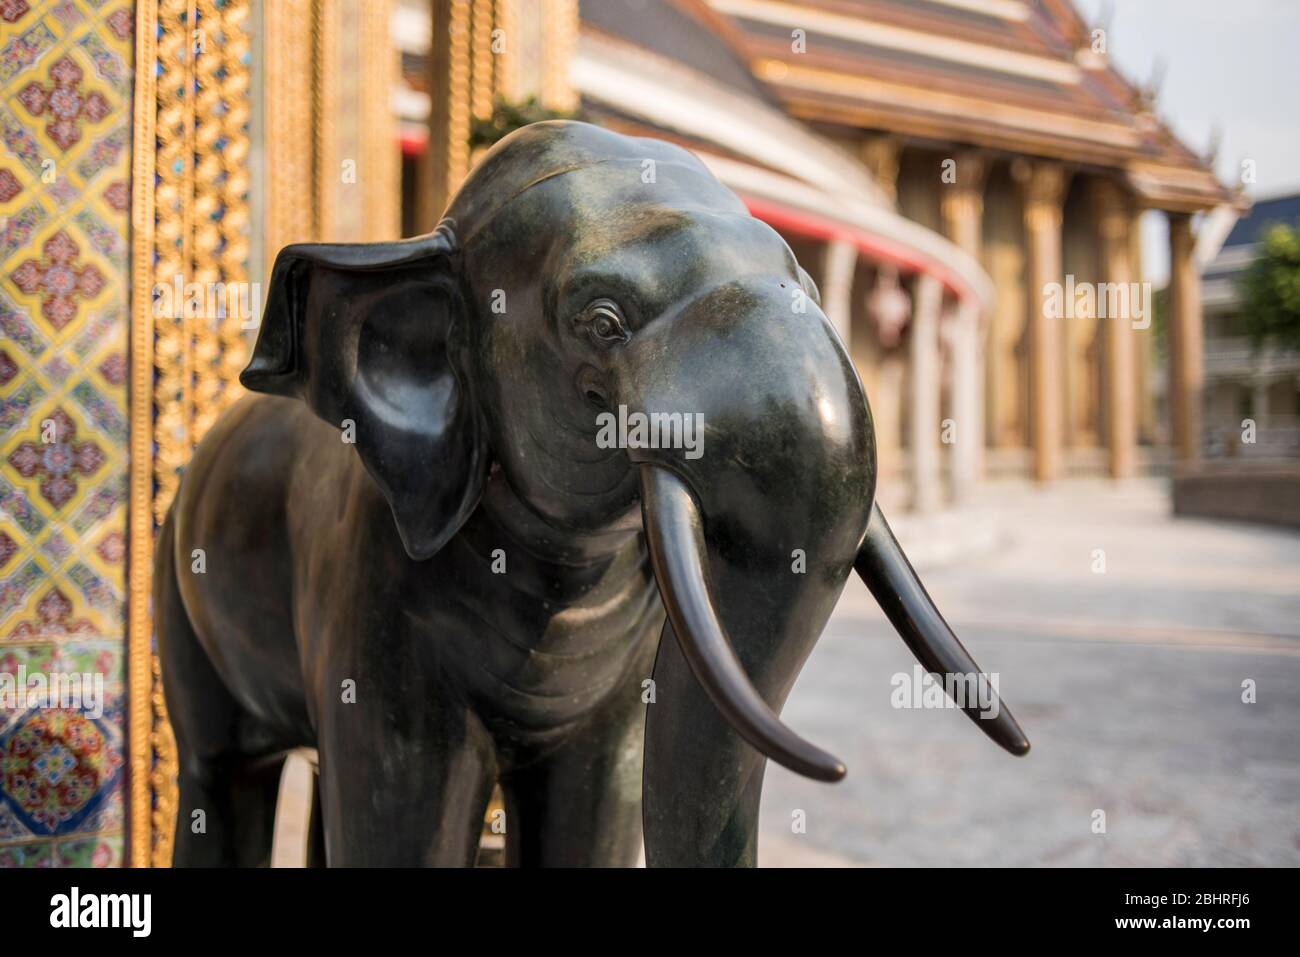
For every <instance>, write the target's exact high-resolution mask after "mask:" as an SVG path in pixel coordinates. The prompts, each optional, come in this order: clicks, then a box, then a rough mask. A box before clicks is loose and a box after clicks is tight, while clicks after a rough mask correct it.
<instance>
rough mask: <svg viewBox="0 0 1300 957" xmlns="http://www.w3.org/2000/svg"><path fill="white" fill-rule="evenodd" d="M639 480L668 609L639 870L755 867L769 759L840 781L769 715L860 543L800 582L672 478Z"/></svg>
mask: <svg viewBox="0 0 1300 957" xmlns="http://www.w3.org/2000/svg"><path fill="white" fill-rule="evenodd" d="M641 481H642V496H643V498H642V508H643V512H644V520H645V529H646V537H647V542H648V545H649V550H650V556H651V562H652V567H653V569H654V573H655V576H656V579H657V581H658V583H659V590H660V594H661V596H662V598H663V602H664V606H665V608H666V610H667V621H666V622H665V624H664V629H663V634H662V637H661V639H660V642H659V653H658V657H657V659H656V661H655V667H654V698H653V699H652V702H653V703H651V704H650V706H649V710H648V714H647V718H646V741H645V765H644V775H643V783H642V797H643V823H644V830H645V843H646V863H647V864H648V865H650V866H715V867H734V866H753V865H754V864H755V863H756V859H757V831H758V827H757V825H758V811H759V800H760V796H761V789H762V782H763V774H764V771H765V769H766V758H771V759H772V760H774V761H776V762H778V763H780V764H782V765H784V766H785V767H787V768H789V769H790V770H792V771H795V772H797V773H800V774H804V775H807V776H808V777H812V778H815V779H817V780H822V781H837V780H839V779H840V778H842V777H843V776H844V773H845V769H844V765H843V764H842V763H841V762H840V761H839V760H838V759H837V758H835V757H833V756H832V755H830V754H827V753H826V752H825V751H822V750H821V749H819V748H817V747H815V746H814V745H812V744H809V743H808V742H807V741H805V740H804V739H803V738H801V737H800V736H798V735H797V734H795V733H794V732H793V731H791V730H790V729H789V728H787V727H786V726H785V725H784V724H782V723H781V721H780V719H779V718H778V717H777V715H778V714H779V713H780V710H781V707H782V705H783V704H784V703H785V699H786V697H787V695H788V694H789V692H790V689H791V688H792V687H793V685H794V682H795V679H796V677H797V676H798V674H799V672H800V670H801V669H802V667H803V663H804V661H805V660H806V659H807V657H808V655H809V653H810V652H811V651H812V648H813V646H814V644H815V643H816V641H817V639H818V638H819V637H820V635H821V632H822V628H823V627H824V625H825V623H826V621H827V620H828V619H829V617H830V614H831V611H832V609H833V608H834V605H835V601H836V599H837V598H838V596H839V593H840V591H841V590H842V588H843V585H844V581H845V579H846V577H847V575H848V574H849V571H850V568H851V565H852V558H853V554H854V551H855V550H856V545H857V540H856V539H855V540H854V541H853V542H852V543H848V542H839V543H837V545H838V547H835V548H833V549H832V548H828V549H827V552H828V554H827V555H824V556H823V555H820V554H814V555H813V557H812V560H811V562H810V563H809V566H808V568H807V569H806V571H804V570H802V569H792V567H791V561H790V558H789V556H790V553H791V549H790V548H789V546H788V545H784V546H774V545H773V544H772V538H766V537H765V538H764V539H759V540H755V539H753V538H749V537H746V538H745V539H744V540H743V542H742V544H740V545H739V546H737V545H736V544H735V540H734V538H733V536H732V533H731V532H730V531H729V530H727V529H726V527H725V525H723V523H722V522H719V521H717V520H714V519H713V516H714V515H715V514H716V513H715V512H714V511H711V510H710V509H709V503H708V501H707V496H706V498H705V499H701V500H699V501H700V504H699V505H698V506H697V504H696V503H697V499H696V497H695V493H694V491H693V490H692V489H691V488H690V487H689V486H688V485H687V484H686V483H685V482H684V481H683V480H682V479H681V478H679V477H678V476H677V475H676V474H675V473H674V472H673V471H671V470H668V469H666V468H663V467H660V466H654V465H642V466H641ZM864 517H865V516H864ZM705 519H708V522H707V523H706V522H705ZM765 524H767V525H769V527H770V529H771V536H772V537H774V538H781V539H785V538H786V536H787V535H788V534H789V532H788V527H787V523H785V522H781V521H779V520H773V521H768V522H766V523H765ZM719 525H723V528H722V529H719V528H718V526H719ZM859 534H860V533H859ZM787 541H788V539H787ZM845 546H847V550H846V548H845ZM782 555H783V556H785V558H784V560H782V559H779V558H777V556H782ZM769 556H771V557H770V558H769ZM733 637H734V644H733V642H732V640H731V639H732V638H733Z"/></svg>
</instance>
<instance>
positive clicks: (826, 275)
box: [818, 239, 858, 355]
mask: <svg viewBox="0 0 1300 957" xmlns="http://www.w3.org/2000/svg"><path fill="white" fill-rule="evenodd" d="M857 265H858V247H857V246H855V245H853V243H851V242H850V241H849V240H847V239H833V240H831V241H830V242H829V243H827V244H826V252H825V253H824V254H823V264H822V281H821V283H820V284H819V286H820V288H819V289H818V292H820V293H821V299H822V312H824V313H826V318H827V319H829V320H830V321H831V325H832V326H834V327H835V331H836V332H838V333H839V334H840V339H841V340H843V342H844V348H845V350H846V351H849V350H850V346H849V342H850V336H851V333H850V320H851V318H852V309H853V273H854V270H855V269H856V267H857ZM851 354H852V352H851V351H850V355H851Z"/></svg>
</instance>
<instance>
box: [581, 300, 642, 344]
mask: <svg viewBox="0 0 1300 957" xmlns="http://www.w3.org/2000/svg"><path fill="white" fill-rule="evenodd" d="M583 318H584V320H585V325H586V327H587V329H588V330H589V332H590V334H591V336H592V337H593V338H594V339H596V340H598V341H600V342H627V340H628V339H630V338H631V336H629V335H628V332H627V327H626V326H624V325H623V316H622V314H621V313H620V312H619V309H618V306H617V305H615V304H614V302H613V301H612V300H609V299H597V300H596V301H595V302H593V303H592V304H591V305H589V306H588V307H587V308H586V309H585V310H584V311H583Z"/></svg>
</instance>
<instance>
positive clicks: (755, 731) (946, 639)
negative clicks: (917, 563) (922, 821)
mask: <svg viewBox="0 0 1300 957" xmlns="http://www.w3.org/2000/svg"><path fill="white" fill-rule="evenodd" d="M639 468H640V482H641V507H642V518H643V522H644V528H645V533H646V541H647V544H648V546H649V552H650V560H651V566H652V568H653V571H654V575H655V578H656V580H657V582H658V584H659V592H660V596H661V597H662V599H663V603H664V607H665V610H666V612H667V616H668V620H669V623H670V624H671V626H672V631H673V632H674V633H675V634H676V636H677V642H678V645H679V646H680V649H681V652H682V656H683V658H685V660H686V663H687V665H688V666H689V668H690V671H691V673H692V674H693V675H694V677H695V680H696V681H697V682H698V683H699V685H700V687H701V688H702V689H703V690H704V692H705V694H706V695H707V696H708V698H709V700H710V701H711V702H712V704H713V706H714V707H715V708H716V709H717V711H718V713H719V714H720V715H721V716H722V718H723V719H724V720H725V721H726V722H727V724H728V725H730V726H731V728H732V729H733V730H734V731H735V732H736V733H737V734H738V735H740V737H742V738H743V739H744V740H745V741H747V742H748V743H749V744H750V745H752V746H753V747H754V748H755V749H756V750H757V751H758V752H760V753H761V754H763V755H764V756H766V757H768V758H770V759H771V760H773V761H776V762H777V763H778V764H780V765H782V766H784V767H786V768H788V769H789V770H791V771H794V772H795V773H797V774H801V775H804V776H806V777H809V778H812V779H814V780H818V781H828V782H834V781H838V780H840V779H841V778H843V777H844V775H845V773H846V768H845V765H844V763H843V762H842V761H840V760H839V759H838V758H836V757H835V756H833V755H831V754H829V753H827V752H826V751H823V750H822V749H821V748H819V747H817V746H816V745H813V744H811V743H810V742H808V741H806V740H805V739H804V738H802V737H800V736H799V735H798V734H796V733H795V732H794V731H792V730H791V729H790V728H789V727H787V726H786V725H785V724H784V723H783V722H782V721H781V719H780V718H779V717H778V716H777V714H776V713H775V712H774V711H773V710H772V708H771V707H770V706H769V705H768V703H767V701H765V700H764V697H763V695H762V694H760V693H759V691H758V690H757V688H755V686H754V684H753V683H752V682H751V681H750V678H749V676H748V675H747V674H746V672H745V668H744V665H743V664H742V662H741V660H740V657H739V656H738V655H737V653H736V649H735V647H734V646H733V645H732V642H731V639H730V637H729V636H728V634H727V632H726V630H725V628H724V627H723V624H722V622H721V620H720V618H719V615H718V611H717V607H716V605H715V602H714V599H713V596H712V595H711V594H710V587H709V580H710V576H709V571H708V567H709V552H708V549H707V548H706V544H705V536H704V525H703V519H702V515H701V511H700V508H699V506H698V505H697V504H696V500H695V497H694V495H693V494H692V492H691V490H690V488H689V487H688V485H687V484H686V482H685V481H684V480H683V479H682V478H680V477H679V476H678V475H677V474H676V473H675V472H673V471H671V470H669V469H667V468H665V467H663V466H661V465H656V464H651V463H642V464H640V466H639ZM854 568H855V569H856V570H857V572H858V574H859V575H860V576H861V577H862V579H863V580H864V581H865V582H866V584H867V586H868V588H869V589H870V591H871V593H872V595H873V596H874V597H875V599H876V601H877V602H878V603H879V604H880V605H881V608H882V609H883V610H884V612H885V614H886V616H887V617H888V618H889V620H890V622H891V623H892V624H893V625H894V627H895V628H896V629H897V630H898V632H899V634H900V635H901V637H902V638H903V640H904V642H905V643H906V644H907V645H908V647H909V648H910V649H911V650H912V652H913V654H915V655H916V657H917V659H918V660H919V661H920V662H921V664H922V665H923V666H924V667H925V668H926V669H927V670H928V671H930V672H931V673H933V674H937V675H940V676H943V675H976V674H978V675H982V674H983V673H982V672H981V671H980V669H979V666H978V665H976V664H975V661H974V659H972V658H971V656H970V654H969V653H968V652H967V651H966V649H965V648H964V647H962V645H961V642H960V641H958V640H957V637H956V636H955V635H954V634H953V632H952V630H951V629H950V628H949V627H948V625H947V623H946V622H945V621H944V619H943V617H942V616H941V615H940V614H939V611H938V610H937V608H935V606H934V603H933V601H932V600H931V599H930V596H929V595H928V594H927V593H926V591H925V588H924V587H923V586H922V585H921V582H920V580H919V578H918V577H917V575H916V573H915V571H914V570H913V569H912V566H911V564H910V563H909V562H908V561H907V558H906V556H905V555H904V554H903V552H902V549H901V548H900V547H899V545H898V542H897V540H896V539H895V538H894V535H893V533H892V531H891V530H890V529H889V526H888V524H887V523H886V522H885V518H884V515H883V514H881V512H880V509H879V507H878V506H874V505H873V507H872V510H871V518H870V521H869V523H868V526H867V533H866V537H865V539H864V541H863V543H862V545H861V547H860V549H859V551H858V554H857V557H856V560H855V562H854ZM945 687H946V685H945ZM958 704H959V705H960V704H961V703H960V702H958ZM984 704H985V707H984V708H981V709H979V710H976V706H975V705H974V704H973V703H972V704H971V705H970V706H969V707H966V706H962V710H963V711H964V712H965V713H966V714H967V715H968V717H970V718H971V719H972V720H974V721H975V723H976V725H977V726H978V727H979V728H980V730H982V731H983V732H984V733H985V734H987V735H988V736H989V737H990V738H991V739H993V740H994V741H995V742H996V743H997V744H999V745H1000V746H1001V747H1003V748H1004V749H1006V750H1007V751H1009V752H1011V753H1012V754H1017V755H1020V754H1024V753H1026V752H1027V751H1028V750H1029V742H1028V740H1027V739H1026V738H1025V735H1024V732H1023V731H1021V729H1020V726H1019V725H1018V724H1017V723H1016V721H1015V719H1014V718H1013V717H1012V716H1011V712H1010V711H1009V710H1008V709H1007V708H1006V707H1005V706H1003V705H1002V704H1001V702H1000V701H999V700H998V698H997V695H996V693H995V692H994V693H993V695H992V701H991V702H990V701H987V700H986V701H985V702H984Z"/></svg>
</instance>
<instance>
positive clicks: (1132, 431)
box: [1093, 178, 1137, 478]
mask: <svg viewBox="0 0 1300 957" xmlns="http://www.w3.org/2000/svg"><path fill="white" fill-rule="evenodd" d="M1093 188H1094V193H1093V196H1094V201H1095V203H1096V220H1097V229H1098V235H1099V239H1100V242H1101V254H1100V260H1101V273H1102V282H1103V283H1119V284H1123V285H1125V287H1126V288H1127V284H1128V283H1130V282H1132V281H1133V279H1134V276H1133V270H1132V263H1133V259H1132V249H1131V245H1130V229H1131V228H1132V222H1133V215H1134V214H1133V200H1132V198H1131V197H1130V196H1128V195H1127V193H1126V192H1125V191H1124V190H1123V189H1121V188H1120V186H1119V185H1118V184H1117V183H1115V182H1114V181H1113V180H1109V179H1104V178H1099V179H1097V180H1096V181H1095V182H1094V187H1093ZM1101 306H1102V298H1101V296H1099V297H1098V303H1097V307H1098V315H1099V316H1101V315H1102V313H1101ZM1101 326H1102V332H1101V335H1102V348H1103V350H1104V352H1105V361H1104V363H1103V364H1102V376H1103V383H1104V395H1105V402H1104V408H1105V426H1106V445H1107V449H1108V450H1109V453H1110V474H1111V477H1112V478H1127V477H1129V476H1131V475H1133V472H1134V467H1135V465H1136V455H1137V396H1136V394H1135V393H1136V381H1135V377H1134V342H1133V329H1132V319H1131V317H1130V316H1128V315H1124V316H1111V315H1109V314H1106V315H1104V316H1103V317H1102V319H1101Z"/></svg>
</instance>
